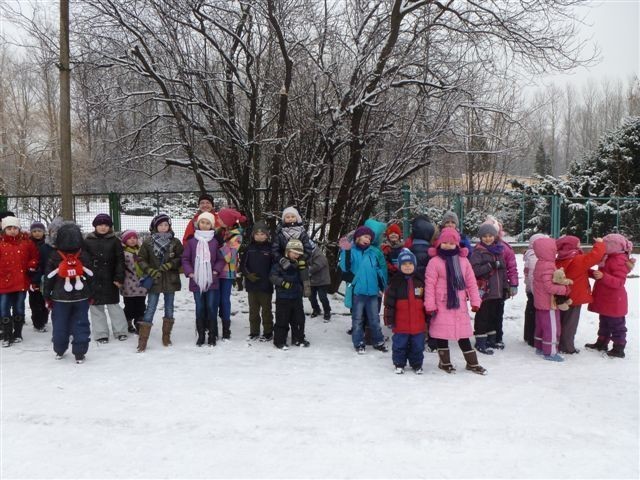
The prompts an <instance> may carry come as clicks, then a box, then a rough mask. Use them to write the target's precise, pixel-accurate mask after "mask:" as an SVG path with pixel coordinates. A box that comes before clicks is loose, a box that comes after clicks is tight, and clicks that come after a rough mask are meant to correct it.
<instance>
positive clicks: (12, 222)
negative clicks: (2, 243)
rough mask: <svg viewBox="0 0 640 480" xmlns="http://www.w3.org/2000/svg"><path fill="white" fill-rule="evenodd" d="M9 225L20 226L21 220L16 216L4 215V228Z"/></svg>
mask: <svg viewBox="0 0 640 480" xmlns="http://www.w3.org/2000/svg"><path fill="white" fill-rule="evenodd" d="M7 227H17V228H20V220H18V219H17V218H16V217H4V218H3V219H2V230H4V229H5V228H7Z"/></svg>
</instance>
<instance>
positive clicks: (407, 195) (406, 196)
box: [402, 183, 411, 238]
mask: <svg viewBox="0 0 640 480" xmlns="http://www.w3.org/2000/svg"><path fill="white" fill-rule="evenodd" d="M410 204H411V190H410V189H409V185H407V184H406V183H405V184H404V185H402V233H403V235H404V238H408V237H409V233H410V231H409V230H410V229H409V208H410V207H409V206H410Z"/></svg>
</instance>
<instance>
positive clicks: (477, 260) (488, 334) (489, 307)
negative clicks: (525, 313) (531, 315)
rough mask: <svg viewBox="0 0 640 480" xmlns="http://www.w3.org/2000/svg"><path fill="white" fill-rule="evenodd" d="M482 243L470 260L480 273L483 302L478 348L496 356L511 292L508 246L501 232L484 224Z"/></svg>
mask: <svg viewBox="0 0 640 480" xmlns="http://www.w3.org/2000/svg"><path fill="white" fill-rule="evenodd" d="M478 237H479V238H480V242H478V244H477V245H476V246H475V248H474V249H473V254H472V255H471V258H470V259H469V261H470V262H471V266H472V267H473V273H474V274H475V276H476V280H477V285H478V291H479V294H480V298H481V299H482V303H481V304H480V309H479V310H478V312H477V313H476V317H475V319H474V335H475V337H476V344H475V348H476V350H477V351H479V352H480V353H484V354H485V355H493V350H492V348H495V345H496V333H497V328H498V322H499V319H500V315H501V312H502V308H503V305H504V297H505V295H507V294H508V293H507V292H508V289H509V284H508V283H507V275H506V263H505V259H504V245H503V244H502V243H499V242H498V241H497V240H498V231H497V230H496V228H495V227H494V226H493V225H491V224H489V223H483V224H482V225H480V227H479V228H478Z"/></svg>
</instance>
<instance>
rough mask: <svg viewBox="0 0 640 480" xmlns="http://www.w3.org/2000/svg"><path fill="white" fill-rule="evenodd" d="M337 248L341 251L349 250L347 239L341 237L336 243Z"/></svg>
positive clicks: (349, 244) (349, 243) (349, 245)
mask: <svg viewBox="0 0 640 480" xmlns="http://www.w3.org/2000/svg"><path fill="white" fill-rule="evenodd" d="M338 246H339V247H340V249H341V250H351V242H350V241H349V239H348V238H347V237H342V238H341V239H340V241H339V242H338Z"/></svg>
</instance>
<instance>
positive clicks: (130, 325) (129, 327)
mask: <svg viewBox="0 0 640 480" xmlns="http://www.w3.org/2000/svg"><path fill="white" fill-rule="evenodd" d="M127 331H128V332H129V333H136V327H134V326H133V319H132V318H128V319H127Z"/></svg>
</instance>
